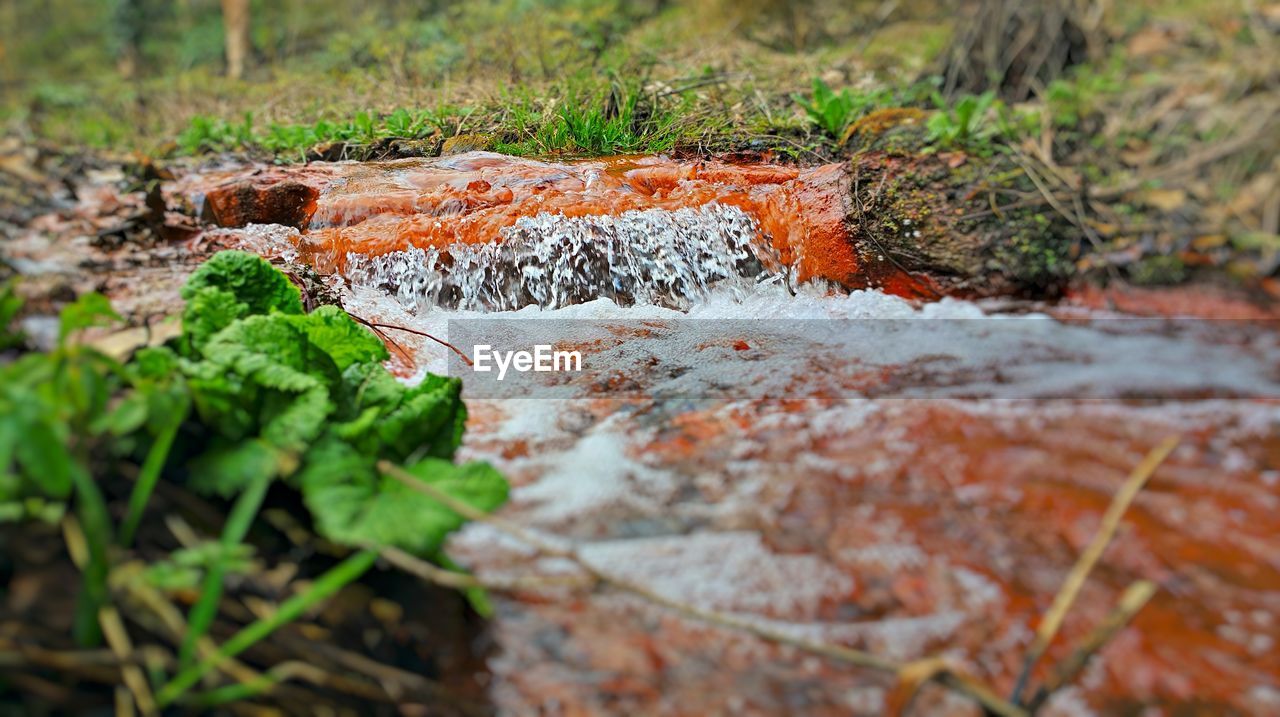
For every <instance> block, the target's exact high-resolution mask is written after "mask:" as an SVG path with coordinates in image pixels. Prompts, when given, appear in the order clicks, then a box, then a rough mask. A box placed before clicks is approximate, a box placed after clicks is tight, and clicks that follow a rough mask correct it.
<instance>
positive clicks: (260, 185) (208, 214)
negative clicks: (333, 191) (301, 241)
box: [203, 171, 320, 229]
mask: <svg viewBox="0 0 1280 717" xmlns="http://www.w3.org/2000/svg"><path fill="white" fill-rule="evenodd" d="M319 195H320V193H319V190H318V189H317V188H316V187H315V186H313V185H312V184H310V183H307V182H304V181H299V180H297V179H295V178H293V177H292V176H290V175H289V174H287V173H284V172H283V171H280V172H264V173H262V174H259V175H256V176H252V177H247V178H241V179H233V180H230V181H228V182H225V183H223V184H220V185H218V186H216V187H214V188H213V189H211V190H209V192H208V194H206V195H205V203H204V216H203V218H204V219H205V220H206V221H212V222H213V223H215V224H217V225H218V226H220V227H243V226H246V225H249V224H282V225H284V226H289V227H296V228H298V229H304V228H306V226H307V223H308V222H309V221H310V220H311V215H312V214H313V213H314V212H315V210H316V199H317V197H319Z"/></svg>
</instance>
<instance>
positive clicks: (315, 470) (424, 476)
mask: <svg viewBox="0 0 1280 717" xmlns="http://www.w3.org/2000/svg"><path fill="white" fill-rule="evenodd" d="M406 470H408V471H409V472H410V473H412V474H414V475H415V476H417V477H418V478H419V479H420V480H422V481H424V482H426V483H430V484H432V485H433V486H435V487H436V488H439V489H440V490H442V491H444V492H446V493H448V494H449V495H452V496H454V497H455V498H458V499H459V500H462V501H465V502H466V503H468V504H470V505H472V506H474V507H475V508H477V509H479V510H483V511H486V512H488V511H492V510H494V509H495V508H497V507H498V506H500V505H502V503H503V502H505V501H506V499H507V483H506V481H505V480H503V478H502V476H501V475H499V474H498V472H497V471H496V470H494V469H493V468H492V467H491V466H489V465H488V464H487V463H468V464H466V465H461V466H458V465H454V464H453V463H450V462H449V461H445V460H440V459H437V458H429V459H426V460H423V461H420V462H419V463H416V464H414V465H412V466H409V467H408V468H407V469H406ZM299 484H300V486H301V488H302V496H303V500H304V501H305V502H306V504H307V508H308V509H309V510H310V511H311V515H312V516H313V517H314V518H315V521H316V527H317V529H318V530H319V531H320V532H321V533H322V534H323V535H325V536H326V537H328V538H329V539H331V540H334V541H336V542H340V543H345V544H348V545H364V544H370V545H392V546H395V547H398V548H401V549H403V550H406V551H408V552H411V553H414V554H415V555H420V556H424V557H425V556H430V555H431V554H433V553H434V552H435V551H436V550H437V549H438V548H439V547H440V545H441V544H442V543H443V542H444V539H445V537H446V536H447V535H448V534H449V533H451V532H453V531H455V530H457V529H458V528H459V527H461V526H462V524H463V523H464V522H465V520H464V519H463V518H462V516H460V515H458V514H457V513H454V512H453V511H452V510H450V509H449V508H447V507H445V506H444V505H442V504H441V503H439V502H437V501H435V500H434V499H432V498H430V497H428V496H426V495H424V494H422V493H420V492H418V491H415V490H413V489H412V488H410V487H409V486H406V485H404V484H403V483H401V482H399V481H397V480H395V479H392V478H389V477H383V476H379V475H377V474H376V472H375V470H374V467H373V465H372V461H370V459H368V458H366V457H364V456H361V455H360V454H359V453H357V452H356V451H355V450H354V449H353V448H351V447H350V446H348V445H347V444H345V443H342V442H341V441H338V440H336V439H331V440H329V441H327V442H326V443H324V444H323V445H320V446H317V448H316V449H314V450H313V451H312V453H311V454H310V455H309V456H308V461H307V466H306V468H304V470H303V472H302V473H301V474H300V476H299Z"/></svg>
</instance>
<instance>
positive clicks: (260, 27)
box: [0, 0, 948, 146]
mask: <svg viewBox="0 0 1280 717" xmlns="http://www.w3.org/2000/svg"><path fill="white" fill-rule="evenodd" d="M237 4H240V3H239V2H237V1H236V0H231V1H230V2H219V0H96V1H86V0H3V2H0V28H2V29H0V56H2V57H3V73H2V74H0V92H2V94H0V106H2V107H3V112H4V116H5V118H6V119H8V120H9V121H10V122H11V123H13V122H21V123H23V124H24V125H25V126H27V127H29V128H30V129H31V130H32V131H33V132H34V133H35V134H36V135H37V136H42V137H48V138H51V139H61V140H65V141H80V142H87V143H91V144H94V145H99V146H111V145H120V144H123V145H135V144H138V145H141V146H147V144H148V143H149V142H150V143H151V144H152V145H153V146H154V144H155V143H156V142H158V141H159V138H162V137H163V138H172V137H173V136H175V135H176V133H177V131H178V130H179V129H180V128H181V127H183V126H185V125H186V123H187V122H188V121H189V120H190V119H191V118H192V117H194V116H196V115H210V116H217V117H223V118H229V119H240V118H241V117H242V116H243V114H244V113H245V112H246V111H253V112H254V113H255V115H256V117H257V119H258V121H259V122H270V121H296V120H305V121H314V120H316V119H321V118H326V117H327V118H331V119H335V118H345V117H347V116H350V115H352V114H354V113H355V112H357V111H360V110H367V111H370V112H374V113H381V112H390V111H392V110H393V109H395V108H397V107H413V108H423V107H433V106H439V105H449V104H452V105H460V104H470V103H474V102H476V101H477V100H482V99H490V98H493V97H495V96H499V95H510V94H520V93H528V92H533V93H534V94H538V95H546V94H548V93H554V92H557V91H559V92H564V91H566V87H567V85H568V84H570V83H572V82H573V81H575V80H578V79H580V78H584V77H586V78H597V77H601V76H605V75H608V74H609V73H615V74H622V75H626V76H628V77H641V76H643V77H644V78H646V79H650V78H651V79H659V80H671V81H678V80H681V79H684V80H685V81H686V84H687V83H688V82H689V81H692V82H697V81H698V78H699V77H709V76H719V75H726V76H725V77H720V79H721V80H722V81H724V82H726V83H731V84H733V85H734V86H735V89H743V90H752V91H754V90H755V89H761V90H762V91H763V92H765V93H766V94H767V95H768V96H766V97H762V98H761V99H760V101H771V100H774V99H777V98H778V97H782V98H785V97H786V96H787V95H788V94H789V93H790V92H791V91H793V90H798V89H804V88H807V86H808V84H809V79H810V77H811V76H812V75H815V74H826V75H827V76H828V79H829V80H831V81H833V82H837V83H840V84H845V83H847V82H848V81H849V80H852V79H860V80H861V79H865V78H863V77H856V78H855V77H854V75H856V74H857V72H858V71H865V70H874V69H876V68H877V67H878V68H880V69H884V70H887V71H889V73H890V74H898V75H902V76H907V75H913V74H915V73H917V72H918V71H919V70H920V69H921V67H922V66H923V63H925V62H927V61H928V60H929V59H930V58H931V57H932V56H934V55H936V54H937V52H938V51H939V50H940V49H941V47H942V44H943V43H944V42H945V40H946V38H947V36H948V34H947V17H946V14H945V13H944V12H942V11H941V10H942V8H941V6H942V4H943V3H941V2H935V1H934V0H914V1H912V2H906V3H898V2H891V3H884V2H880V0H866V1H861V2H860V1H858V0H854V1H852V2H850V1H845V2H826V1H823V0H809V1H803V2H779V1H778V0H747V1H746V2H734V1H732V0H713V1H711V2H699V1H697V0H635V1H631V2H622V1H620V0H602V1H598V0H477V1H474V2H445V1H442V0H435V1H430V0H428V1H426V2H413V1H410V0H368V1H366V2H361V3H348V2H338V1H336V0H309V1H304V0H270V1H268V0H253V1H252V2H247V5H248V13H247V15H248V17H249V21H248V23H247V32H246V33H245V37H246V38H247V45H248V47H247V54H246V59H245V63H244V70H243V73H242V75H241V76H240V77H239V78H236V77H235V75H237V74H240V73H236V72H231V73H228V63H227V51H226V50H227V47H228V46H227V43H226V42H225V39H226V37H227V32H226V29H227V27H226V23H224V16H227V13H228V12H229V7H230V6H235V5H237ZM889 15H892V19H893V20H894V24H895V25H897V26H898V27H897V30H898V31H897V32H891V33H879V34H877V33H876V32H874V31H875V30H877V29H880V30H883V29H884V27H883V26H884V25H885V24H886V20H887V19H889V18H888V16H889ZM233 32H234V28H233ZM854 57H857V58H859V63H857V64H858V65H859V67H857V68H855V67H854V66H853V64H852V63H851V62H850V60H851V59H852V58H854ZM867 60H869V61H870V62H869V63H867V62H864V61H867ZM864 65H865V66H864ZM229 74H230V75H232V76H231V77H228V75H229ZM677 88H678V86H677Z"/></svg>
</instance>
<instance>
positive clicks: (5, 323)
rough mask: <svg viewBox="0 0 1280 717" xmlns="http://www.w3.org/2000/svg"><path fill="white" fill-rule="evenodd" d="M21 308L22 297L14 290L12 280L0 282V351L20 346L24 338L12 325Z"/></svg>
mask: <svg viewBox="0 0 1280 717" xmlns="http://www.w3.org/2000/svg"><path fill="white" fill-rule="evenodd" d="M21 310H22V297H20V296H18V293H17V292H16V291H15V290H14V282H13V281H12V280H9V281H5V282H4V283H0V351H4V350H5V349H10V348H14V347H17V346H22V344H23V343H24V342H25V341H26V338H25V337H24V336H23V335H22V330H21V329H19V328H16V327H14V326H13V324H14V322H15V319H17V318H18V312H19V311H21Z"/></svg>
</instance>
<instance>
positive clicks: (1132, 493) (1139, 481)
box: [1010, 436, 1179, 704]
mask: <svg viewBox="0 0 1280 717" xmlns="http://www.w3.org/2000/svg"><path fill="white" fill-rule="evenodd" d="M1178 441H1179V438H1178V437H1177V436H1170V437H1169V438H1166V439H1164V440H1163V441H1161V442H1160V444H1159V445H1157V446H1156V447H1155V448H1152V449H1151V451H1150V452H1149V453H1147V455H1146V457H1145V458H1143V459H1142V462H1141V463H1139V464H1138V465H1137V467H1135V468H1134V469H1133V472H1132V473H1130V474H1129V477H1128V478H1127V479H1126V480H1125V482H1124V485H1122V486H1120V490H1119V492H1117V493H1116V495H1115V497H1114V498H1112V499H1111V505H1109V506H1108V507H1107V512H1106V513H1105V514H1103V516H1102V523H1101V524H1100V525H1099V526H1098V532H1096V533H1094V534H1093V540H1091V541H1090V542H1089V545H1088V546H1087V547H1085V549H1084V552H1083V553H1081V554H1080V558H1079V559H1078V560H1076V564H1075V565H1073V566H1072V567H1071V572H1069V573H1068V574H1067V579H1066V580H1065V581H1064V582H1063V584H1062V588H1061V589H1059V590H1058V594H1057V595H1056V596H1055V597H1054V599H1053V604H1052V605H1050V606H1049V611H1048V612H1046V613H1045V616H1044V619H1043V620H1041V622H1040V627H1039V628H1038V629H1037V630H1036V639H1035V641H1034V642H1033V643H1032V644H1031V650H1030V651H1029V652H1028V653H1027V657H1026V659H1025V660H1024V662H1023V664H1022V673H1021V674H1019V675H1018V681H1017V682H1016V683H1015V685H1014V688H1013V695H1012V697H1011V698H1010V699H1011V701H1013V702H1014V703H1015V704H1020V703H1021V702H1020V700H1021V697H1022V692H1023V690H1024V689H1025V688H1026V686H1027V679H1028V678H1029V677H1030V676H1031V670H1032V669H1033V668H1034V667H1035V665H1036V662H1038V661H1039V660H1040V658H1041V656H1043V655H1044V652H1045V650H1047V649H1048V648H1049V643H1051V642H1053V638H1054V637H1055V636H1056V635H1057V634H1058V630H1059V629H1060V628H1061V627H1062V622H1063V620H1065V619H1066V617H1067V612H1068V611H1070V610H1071V606H1072V604H1074V603H1075V601H1076V598H1077V597H1079V595H1080V590H1081V588H1083V587H1084V582H1085V580H1086V579H1088V577H1089V573H1090V572H1091V571H1092V570H1093V568H1094V566H1095V565H1097V564H1098V560H1099V559H1101V558H1102V554H1103V553H1104V552H1105V551H1106V549H1107V546H1108V545H1110V543H1111V538H1112V537H1114V536H1115V533H1116V529H1117V528H1119V527H1120V519H1121V518H1122V517H1124V513H1125V511H1126V510H1128V509H1129V505H1130V504H1131V503H1133V499H1134V497H1136V496H1137V495H1138V491H1140V490H1142V486H1143V485H1145V484H1146V482H1147V479H1149V478H1150V477H1151V474H1152V473H1155V471H1156V468H1159V467H1160V464H1161V463H1163V462H1164V459H1165V458H1168V457H1169V454H1170V453H1172V452H1173V449H1174V448H1176V447H1177V446H1178Z"/></svg>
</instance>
